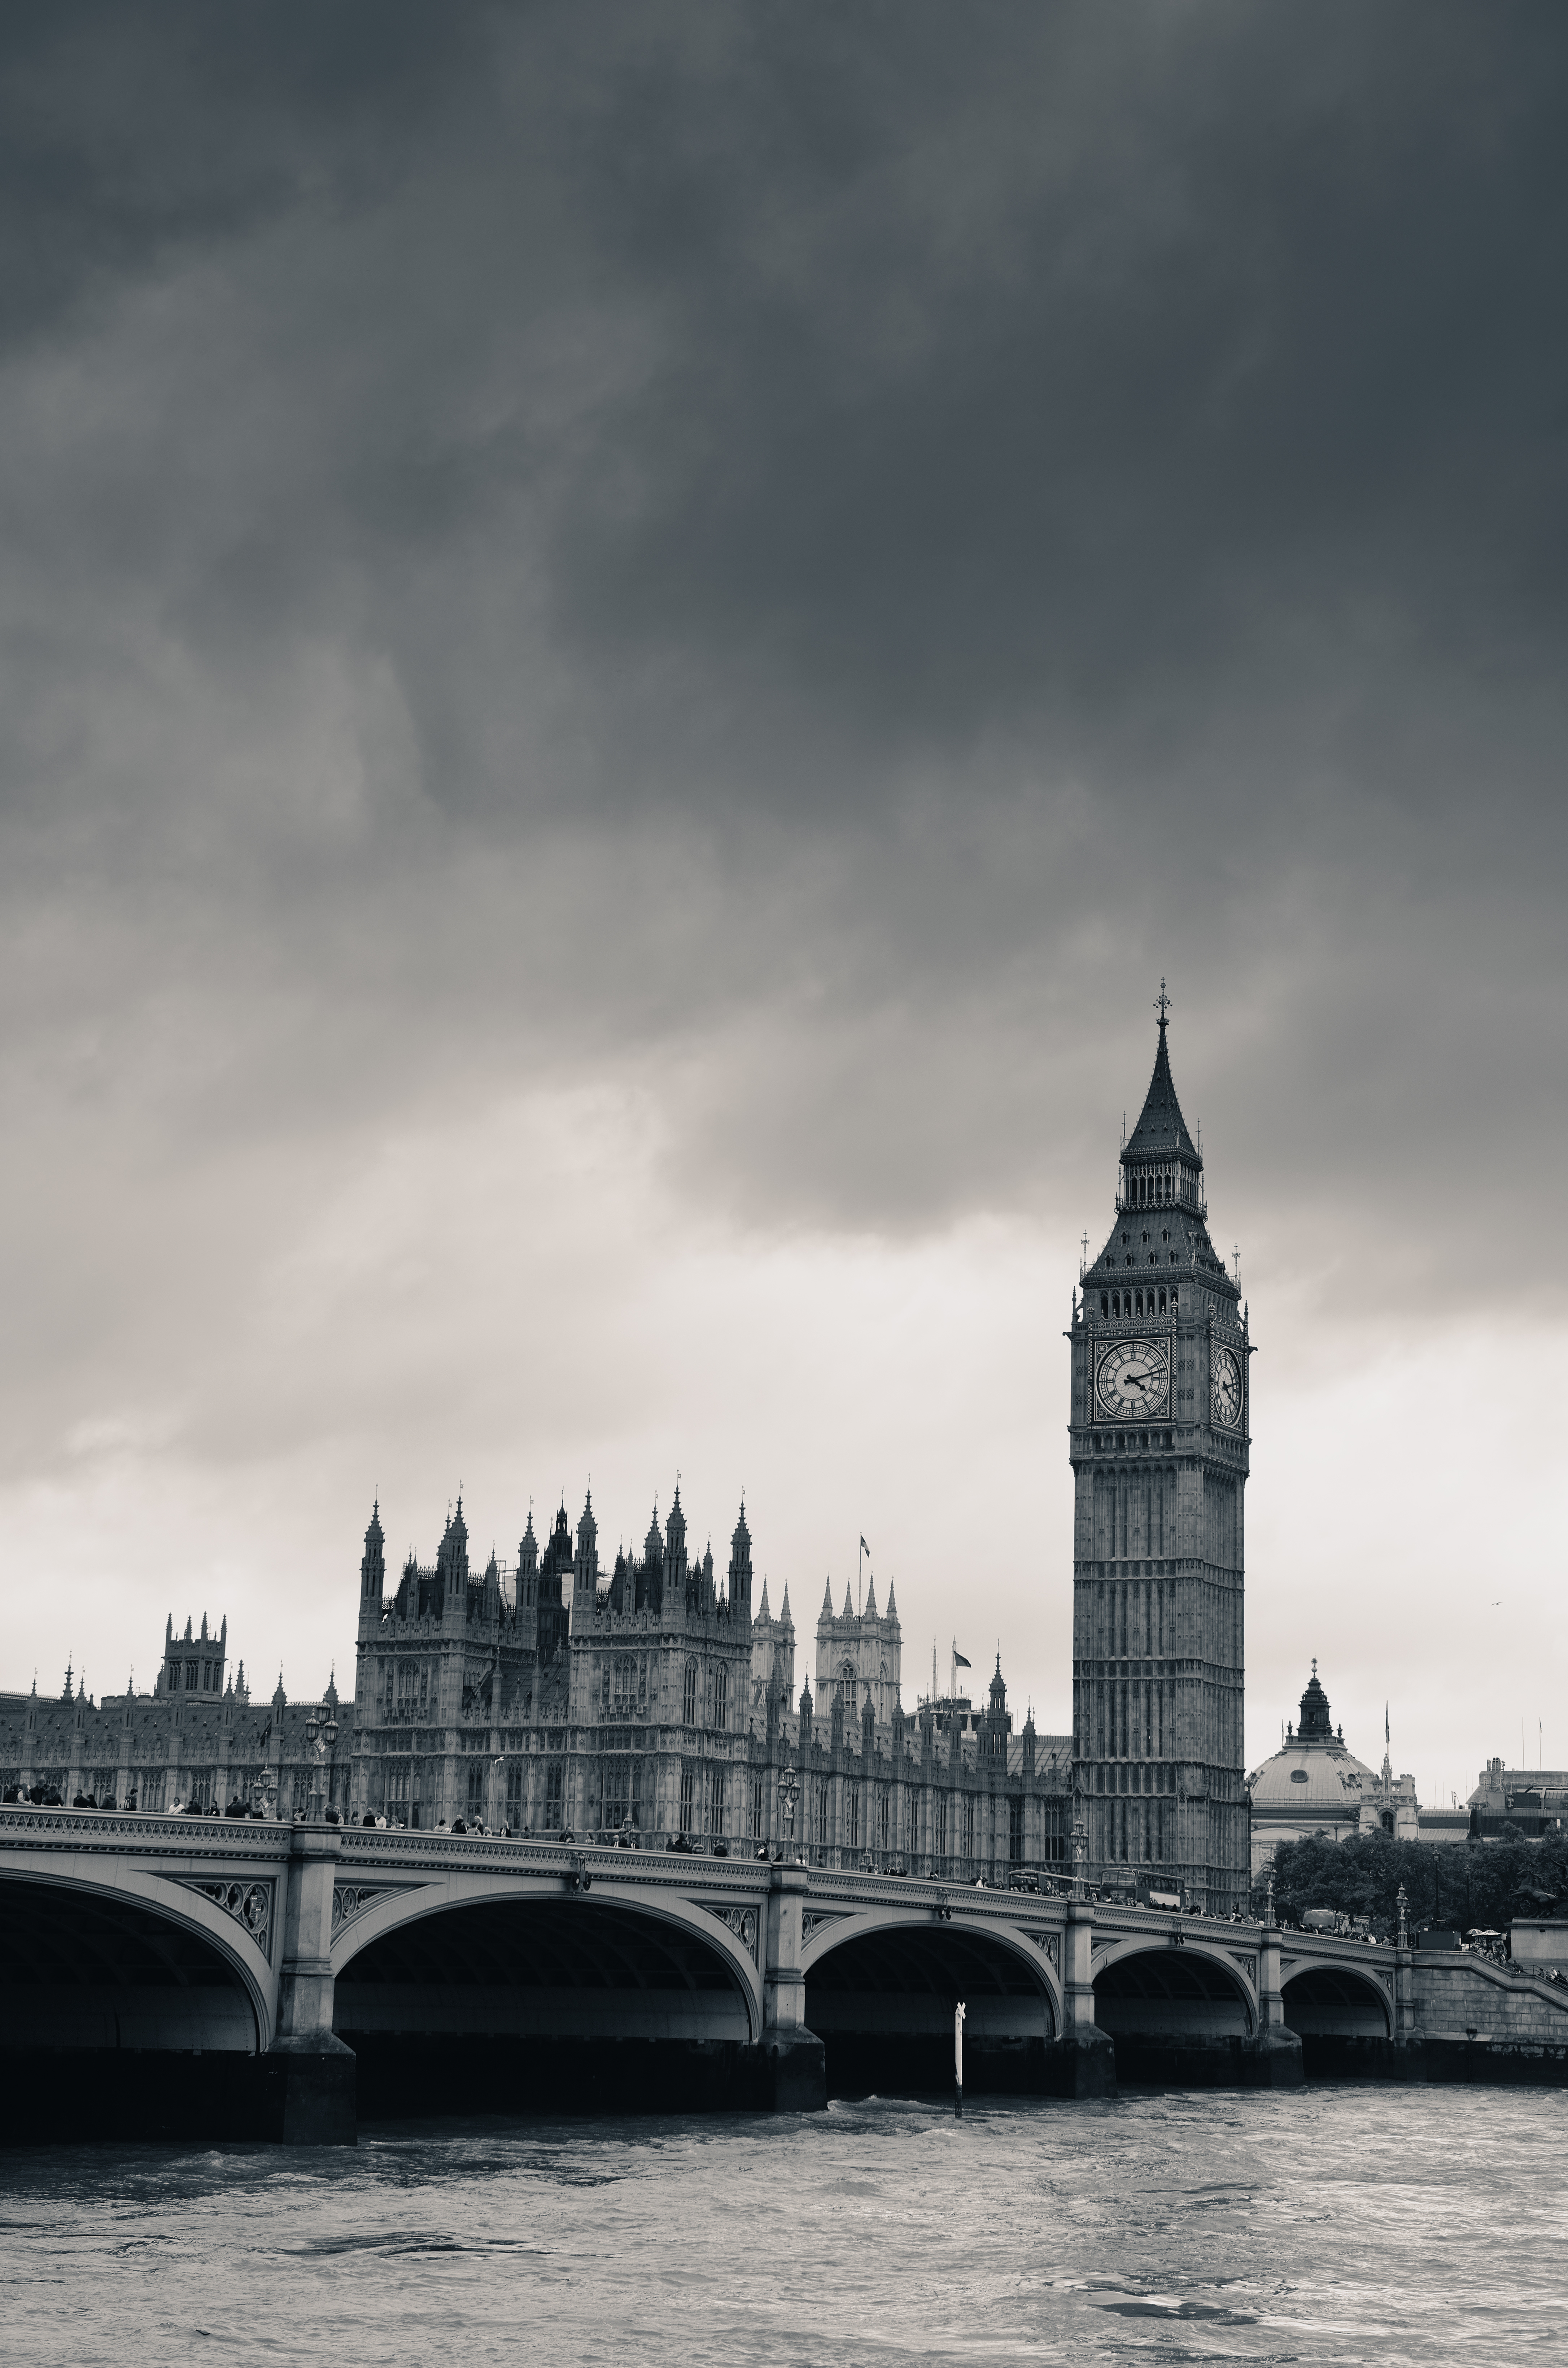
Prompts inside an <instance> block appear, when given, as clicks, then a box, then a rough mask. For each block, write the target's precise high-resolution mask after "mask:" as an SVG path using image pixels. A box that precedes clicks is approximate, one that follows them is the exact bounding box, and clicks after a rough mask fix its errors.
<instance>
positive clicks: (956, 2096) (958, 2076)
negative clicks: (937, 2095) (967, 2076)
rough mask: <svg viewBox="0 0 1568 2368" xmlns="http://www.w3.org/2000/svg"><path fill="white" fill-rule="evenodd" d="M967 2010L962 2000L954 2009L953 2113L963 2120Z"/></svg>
mask: <svg viewBox="0 0 1568 2368" xmlns="http://www.w3.org/2000/svg"><path fill="white" fill-rule="evenodd" d="M965 2012H966V2009H965V2007H964V2005H963V2002H962V2000H961V1999H960V2002H959V2004H958V2005H957V2006H956V2007H954V2009H953V2113H954V2116H955V2118H956V2119H957V2120H959V2121H960V2122H961V2121H962V2119H963V2019H964V2014H965Z"/></svg>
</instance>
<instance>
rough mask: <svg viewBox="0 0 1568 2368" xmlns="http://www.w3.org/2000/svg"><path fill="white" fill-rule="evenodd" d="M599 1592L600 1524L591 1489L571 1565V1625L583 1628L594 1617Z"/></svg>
mask: <svg viewBox="0 0 1568 2368" xmlns="http://www.w3.org/2000/svg"><path fill="white" fill-rule="evenodd" d="M598 1592H599V1525H598V1523H597V1521H596V1520H595V1519H594V1497H593V1491H592V1489H590V1490H589V1491H588V1493H587V1495H586V1496H585V1497H584V1499H583V1510H582V1515H581V1518H580V1519H579V1520H578V1523H577V1551H576V1554H575V1555H574V1558H573V1565H572V1624H573V1627H574V1628H577V1627H580V1626H581V1624H582V1622H584V1621H585V1620H589V1619H592V1617H593V1615H594V1611H595V1610H596V1608H597V1602H598Z"/></svg>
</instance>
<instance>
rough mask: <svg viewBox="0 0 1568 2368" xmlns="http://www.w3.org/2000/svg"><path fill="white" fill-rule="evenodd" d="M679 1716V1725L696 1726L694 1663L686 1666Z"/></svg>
mask: <svg viewBox="0 0 1568 2368" xmlns="http://www.w3.org/2000/svg"><path fill="white" fill-rule="evenodd" d="M680 1715H681V1724H682V1725H684V1726H695V1725H697V1663H696V1662H695V1661H688V1662H687V1665H686V1683H685V1685H684V1686H683V1687H682V1689H681V1708H680Z"/></svg>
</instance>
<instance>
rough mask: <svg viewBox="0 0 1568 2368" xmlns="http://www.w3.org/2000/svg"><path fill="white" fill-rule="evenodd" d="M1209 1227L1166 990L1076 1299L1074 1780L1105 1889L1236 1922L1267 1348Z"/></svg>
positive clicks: (1244, 1864)
mask: <svg viewBox="0 0 1568 2368" xmlns="http://www.w3.org/2000/svg"><path fill="white" fill-rule="evenodd" d="M1207 1219H1208V1206H1207V1201H1206V1200H1205V1197H1204V1186H1203V1160H1202V1156H1201V1153H1200V1151H1199V1146H1198V1144H1197V1143H1196V1141H1195V1140H1194V1138H1193V1137H1192V1135H1191V1134H1190V1133H1188V1131H1187V1122H1186V1121H1185V1119H1184V1118H1183V1116H1182V1113H1181V1107H1180V1104H1179V1103H1178V1101H1177V1099H1176V1087H1175V1084H1174V1082H1173V1080H1172V1077H1171V1068H1170V1057H1169V1052H1168V1048H1167V1044H1166V1019H1165V998H1164V996H1163V994H1162V997H1161V1008H1160V1023H1159V1041H1158V1047H1157V1050H1156V1053H1155V1058H1154V1071H1153V1078H1152V1079H1151V1081H1150V1086H1149V1091H1148V1094H1147V1097H1146V1098H1145V1100H1144V1104H1143V1110H1142V1115H1141V1116H1140V1118H1139V1121H1138V1123H1137V1125H1136V1127H1135V1128H1134V1129H1133V1132H1132V1133H1131V1136H1130V1137H1129V1138H1128V1139H1127V1141H1126V1142H1124V1144H1123V1145H1122V1149H1121V1160H1120V1167H1119V1178H1118V1185H1117V1194H1116V1216H1115V1223H1114V1224H1113V1225H1112V1227H1111V1231H1110V1234H1109V1236H1108V1239H1107V1241H1106V1244H1105V1247H1104V1248H1103V1249H1102V1250H1101V1251H1100V1253H1099V1256H1098V1257H1097V1258H1096V1259H1095V1261H1094V1263H1093V1264H1092V1265H1085V1270H1084V1274H1083V1278H1082V1281H1083V1292H1082V1296H1081V1298H1080V1297H1079V1296H1078V1295H1077V1294H1074V1304H1073V1324H1072V1331H1071V1334H1070V1340H1071V1351H1070V1353H1071V1360H1072V1397H1071V1433H1070V1436H1071V1455H1072V1463H1073V1471H1074V1548H1073V1552H1074V1563H1073V1573H1074V1610H1073V1732H1074V1787H1075V1790H1076V1793H1077V1794H1078V1799H1079V1806H1080V1814H1081V1816H1082V1819H1083V1823H1084V1825H1085V1839H1086V1845H1087V1863H1086V1867H1085V1872H1086V1873H1087V1874H1088V1875H1089V1877H1090V1879H1091V1881H1093V1882H1095V1883H1096V1884H1111V1885H1115V1884H1125V1883H1126V1882H1127V1881H1128V1880H1129V1879H1130V1877H1131V1875H1132V1874H1133V1873H1135V1871H1136V1870H1138V1869H1140V1868H1142V1870H1143V1871H1145V1872H1146V1873H1149V1874H1150V1875H1151V1876H1153V1875H1154V1874H1158V1875H1159V1876H1160V1877H1161V1878H1162V1879H1164V1880H1165V1881H1166V1882H1168V1883H1173V1884H1180V1885H1181V1886H1183V1887H1184V1888H1185V1889H1186V1890H1187V1892H1189V1893H1190V1894H1191V1895H1192V1896H1193V1898H1194V1901H1195V1902H1196V1903H1198V1904H1200V1905H1202V1906H1204V1907H1208V1908H1209V1909H1210V1911H1211V1912H1216V1913H1220V1914H1224V1913H1228V1912H1229V1911H1230V1909H1232V1908H1233V1907H1236V1906H1239V1905H1241V1904H1242V1903H1243V1902H1244V1898H1245V1896H1246V1891H1247V1886H1248V1832H1247V1816H1248V1813H1247V1799H1246V1792H1245V1786H1244V1757H1243V1755H1244V1736H1243V1683H1244V1561H1245V1557H1244V1518H1243V1500H1244V1494H1245V1489H1246V1481H1247V1473H1248V1468H1249V1449H1250V1439H1249V1433H1248V1417H1249V1413H1250V1406H1251V1391H1250V1387H1249V1383H1248V1377H1247V1360H1248V1358H1249V1356H1250V1354H1251V1345H1252V1344H1251V1340H1250V1338H1249V1335H1248V1327H1247V1315H1246V1310H1245V1308H1244V1306H1243V1304H1242V1301H1241V1293H1240V1291H1239V1289H1238V1287H1237V1285H1236V1283H1235V1282H1234V1281H1233V1279H1232V1277H1231V1276H1230V1275H1229V1274H1228V1273H1227V1272H1226V1270H1225V1265H1224V1261H1223V1259H1222V1258H1221V1257H1220V1256H1219V1254H1218V1252H1217V1251H1216V1249H1215V1247H1214V1245H1213V1243H1212V1241H1211V1240H1210V1235H1209V1229H1208V1223H1207Z"/></svg>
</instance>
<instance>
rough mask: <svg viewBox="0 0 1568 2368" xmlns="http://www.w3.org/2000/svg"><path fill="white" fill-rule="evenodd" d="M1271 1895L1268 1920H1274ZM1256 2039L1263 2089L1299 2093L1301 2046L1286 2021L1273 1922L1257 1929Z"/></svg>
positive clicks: (1254, 2047) (1302, 2073)
mask: <svg viewBox="0 0 1568 2368" xmlns="http://www.w3.org/2000/svg"><path fill="white" fill-rule="evenodd" d="M1272 1896H1273V1895H1272V1892H1271V1893H1270V1903H1271V1904H1270V1908H1269V1916H1270V1918H1271V1919H1272V1915H1273V1907H1272ZM1257 1937H1258V1952H1257V2037H1256V2039H1255V2040H1254V2042H1253V2050H1254V2053H1255V2055H1256V2057H1257V2059H1258V2073H1259V2078H1258V2082H1257V2085H1258V2087H1259V2088H1262V2089H1299V2088H1301V2085H1302V2083H1303V2081H1304V2080H1305V2078H1306V2074H1305V2072H1304V2071H1303V2069H1302V2065H1301V2039H1300V2037H1299V2036H1298V2034H1297V2033H1296V2032H1293V2031H1291V2030H1290V2027H1289V2026H1288V2024H1287V2023H1286V2021H1285V1999H1284V1995H1283V1992H1282V1990H1281V1987H1280V1981H1279V1927H1278V1924H1276V1923H1274V1922H1273V1921H1272V1920H1270V1921H1268V1922H1267V1923H1265V1924H1263V1925H1261V1926H1260V1927H1259V1929H1258V1936H1257Z"/></svg>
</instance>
